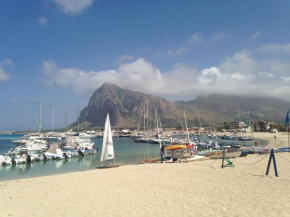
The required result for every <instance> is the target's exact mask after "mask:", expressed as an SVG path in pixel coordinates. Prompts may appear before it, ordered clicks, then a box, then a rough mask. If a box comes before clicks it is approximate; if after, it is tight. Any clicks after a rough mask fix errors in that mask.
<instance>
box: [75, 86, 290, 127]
mask: <svg viewBox="0 0 290 217" xmlns="http://www.w3.org/2000/svg"><path fill="white" fill-rule="evenodd" d="M288 107H290V102H286V101H283V100H280V99H277V98H262V97H252V96H231V95H227V96H226V95H218V94H211V95H209V96H198V97H197V98H196V99H194V100H190V101H176V102H175V103H174V102H171V101H169V100H166V99H163V98H161V97H158V96H152V95H148V94H144V93H139V92H136V91H132V90H128V89H122V88H120V87H118V86H116V85H114V84H109V83H104V84H103V85H102V86H101V87H100V88H99V89H97V90H96V91H95V92H94V93H93V95H92V96H91V98H90V100H89V104H88V106H87V107H86V108H84V109H83V110H82V111H81V114H80V123H82V124H84V125H86V126H87V127H102V126H104V123H105V118H106V114H107V113H109V114H110V119H111V125H112V126H116V127H137V126H138V125H141V127H142V126H143V119H144V115H145V117H147V116H148V117H149V122H150V123H152V122H153V120H154V119H155V117H156V114H155V111H157V113H158V114H159V116H160V119H161V123H162V125H163V126H168V127H169V126H171V127H173V126H175V127H176V126H181V125H182V124H183V125H184V118H183V117H184V113H186V118H187V122H188V125H189V126H195V117H197V118H198V117H200V119H201V122H202V124H212V123H213V121H214V122H215V123H221V122H223V121H234V120H239V119H240V120H241V121H244V122H247V121H249V116H250V119H253V120H270V121H272V120H273V121H275V122H281V123H283V122H284V121H285V116H286V112H287V109H288ZM147 108H148V109H147ZM147 113H148V114H147ZM238 114H239V115H238ZM239 116H240V118H239Z"/></svg>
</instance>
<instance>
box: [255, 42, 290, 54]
mask: <svg viewBox="0 0 290 217" xmlns="http://www.w3.org/2000/svg"><path fill="white" fill-rule="evenodd" d="M258 52H261V53H269V54H275V55H278V54H289V53H290V44H279V43H274V44H265V45H263V46H261V47H260V48H259V49H258Z"/></svg>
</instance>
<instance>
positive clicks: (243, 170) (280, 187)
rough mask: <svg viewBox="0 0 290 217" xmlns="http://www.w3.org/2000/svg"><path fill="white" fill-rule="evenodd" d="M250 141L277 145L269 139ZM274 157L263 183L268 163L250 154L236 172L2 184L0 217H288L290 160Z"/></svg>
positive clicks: (129, 169)
mask: <svg viewBox="0 0 290 217" xmlns="http://www.w3.org/2000/svg"><path fill="white" fill-rule="evenodd" d="M254 136H255V137H257V138H264V139H269V140H270V142H271V146H275V142H274V138H272V137H273V136H274V135H273V134H265V133H261V134H256V135H254ZM276 136H277V142H278V143H279V146H287V135H282V134H277V135H276ZM285 144H286V145H285ZM281 156H282V157H283V158H285V159H287V160H289V161H287V160H284V159H283V158H282V157H281ZM276 158H277V165H278V172H279V177H278V178H276V177H275V175H274V169H273V165H272V167H271V169H270V175H269V176H265V172H266V167H267V162H268V159H269V156H266V157H265V155H261V156H259V155H248V156H247V157H244V158H237V159H234V160H233V161H234V164H235V166H236V167H234V168H230V167H226V168H224V169H221V167H220V166H221V160H217V161H215V160H207V161H202V162H200V161H198V162H191V163H164V164H147V165H139V166H123V167H120V168H115V169H108V170H97V169H96V170H92V171H85V172H76V173H69V174H64V175H56V176H49V177H40V178H31V179H23V180H18V181H7V182H0V191H1V197H0V216H17V217H18V216H20V217H22V216H102V217H103V216H104V217H105V216H138V217H139V216H154V217H157V216H174V217H182V216H255V217H256V216H290V197H289V194H290V154H289V153H279V154H276ZM257 161H259V162H257ZM255 162H257V163H255ZM252 163H255V164H253V165H244V164H252ZM209 164H212V165H209Z"/></svg>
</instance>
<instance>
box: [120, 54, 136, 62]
mask: <svg viewBox="0 0 290 217" xmlns="http://www.w3.org/2000/svg"><path fill="white" fill-rule="evenodd" d="M132 60H134V57H133V56H131V55H129V54H126V55H122V56H118V58H117V60H116V63H117V64H121V63H123V62H129V61H132Z"/></svg>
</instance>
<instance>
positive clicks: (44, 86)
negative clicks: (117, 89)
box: [0, 0, 290, 131]
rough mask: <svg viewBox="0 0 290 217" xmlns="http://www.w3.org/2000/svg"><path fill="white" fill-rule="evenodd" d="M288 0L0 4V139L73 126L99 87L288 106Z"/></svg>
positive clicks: (4, 1)
mask: <svg viewBox="0 0 290 217" xmlns="http://www.w3.org/2000/svg"><path fill="white" fill-rule="evenodd" d="M289 20H290V1H289V0H287V1H286V0H281V1H267V0H260V1H258V0H257V1H250V0H243V1H230V0H227V1H226V0H219V1H217V0H215V1H214V0H212V1H210V0H204V1H197V0H190V1H186V0H182V1H177V0H155V1H136V0H126V1H125V0H117V1H116V0H115V1H114V0H30V1H19V0H1V1H0V21H1V22H0V51H1V52H0V123H1V124H0V131H4V130H33V129H37V126H38V102H39V101H40V100H41V101H42V102H43V126H44V128H45V129H48V128H50V126H51V118H52V107H53V106H54V107H55V124H56V127H63V126H64V119H65V117H64V114H65V109H67V110H68V122H69V123H71V122H73V121H74V120H75V119H76V115H77V114H76V104H77V102H78V103H79V105H80V108H84V107H85V106H86V105H87V103H88V100H89V97H90V96H91V94H92V93H93V92H94V90H96V89H97V88H98V87H100V86H101V85H102V83H104V82H111V83H115V84H117V85H119V86H121V87H125V88H129V89H132V90H136V91H141V92H145V93H149V94H155V95H159V96H162V97H164V98H167V99H170V100H177V99H183V100H188V99H193V98H195V97H196V95H200V94H210V93H221V94H227V93H231V94H239V95H241V94H242V95H243V94H244V95H248V94H255V95H258V96H270V97H279V98H281V99H284V100H287V101H289V100H290V99H289V97H288V95H289V94H288V93H289V91H290V86H289V84H290V72H289V69H290V61H289V56H290V41H289V38H290V25H289Z"/></svg>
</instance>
